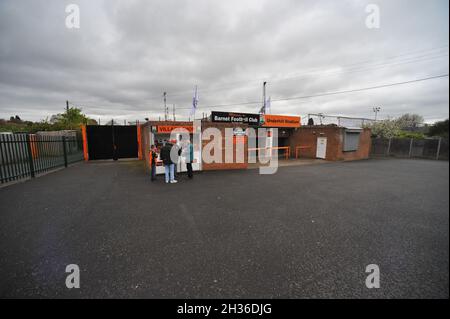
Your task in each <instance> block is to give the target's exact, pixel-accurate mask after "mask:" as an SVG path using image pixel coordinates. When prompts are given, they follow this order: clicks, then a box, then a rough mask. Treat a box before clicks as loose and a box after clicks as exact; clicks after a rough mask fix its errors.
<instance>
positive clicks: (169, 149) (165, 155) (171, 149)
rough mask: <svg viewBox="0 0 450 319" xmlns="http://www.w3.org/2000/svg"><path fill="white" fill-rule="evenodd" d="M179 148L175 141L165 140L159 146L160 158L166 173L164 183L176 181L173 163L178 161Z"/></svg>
mask: <svg viewBox="0 0 450 319" xmlns="http://www.w3.org/2000/svg"><path fill="white" fill-rule="evenodd" d="M180 153H181V150H180V149H179V147H178V146H177V145H176V141H170V142H166V144H165V145H164V146H163V147H162V148H161V159H162V161H163V164H164V170H165V175H166V183H172V184H173V183H177V181H176V180H175V176H174V174H175V165H176V163H178V156H179V155H180Z"/></svg>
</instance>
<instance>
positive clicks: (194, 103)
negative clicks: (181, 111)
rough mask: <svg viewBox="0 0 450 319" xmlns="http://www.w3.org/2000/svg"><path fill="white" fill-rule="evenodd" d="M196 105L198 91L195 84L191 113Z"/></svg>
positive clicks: (193, 112) (195, 108)
mask: <svg viewBox="0 0 450 319" xmlns="http://www.w3.org/2000/svg"><path fill="white" fill-rule="evenodd" d="M197 105H198V93H197V85H196V86H195V89H194V97H193V98H192V109H191V115H193V114H195V111H196V110H197Z"/></svg>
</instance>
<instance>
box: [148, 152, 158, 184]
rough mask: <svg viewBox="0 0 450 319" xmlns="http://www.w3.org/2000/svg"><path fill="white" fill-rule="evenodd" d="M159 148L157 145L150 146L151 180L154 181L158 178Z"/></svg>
mask: <svg viewBox="0 0 450 319" xmlns="http://www.w3.org/2000/svg"><path fill="white" fill-rule="evenodd" d="M156 151H157V149H156V146H155V145H152V146H151V147H150V154H149V160H150V168H151V181H152V182H153V181H154V180H155V179H156V159H157V158H158V154H157V153H156Z"/></svg>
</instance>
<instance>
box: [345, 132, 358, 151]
mask: <svg viewBox="0 0 450 319" xmlns="http://www.w3.org/2000/svg"><path fill="white" fill-rule="evenodd" d="M360 135H361V130H357V129H346V130H345V132H344V149H343V151H344V152H354V151H357V150H358V147H359V136H360Z"/></svg>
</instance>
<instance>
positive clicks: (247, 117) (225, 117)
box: [211, 111, 259, 126]
mask: <svg viewBox="0 0 450 319" xmlns="http://www.w3.org/2000/svg"><path fill="white" fill-rule="evenodd" d="M211 121H213V122H222V123H239V124H248V125H254V126H258V125H259V114H249V113H232V112H214V111H213V112H211Z"/></svg>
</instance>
